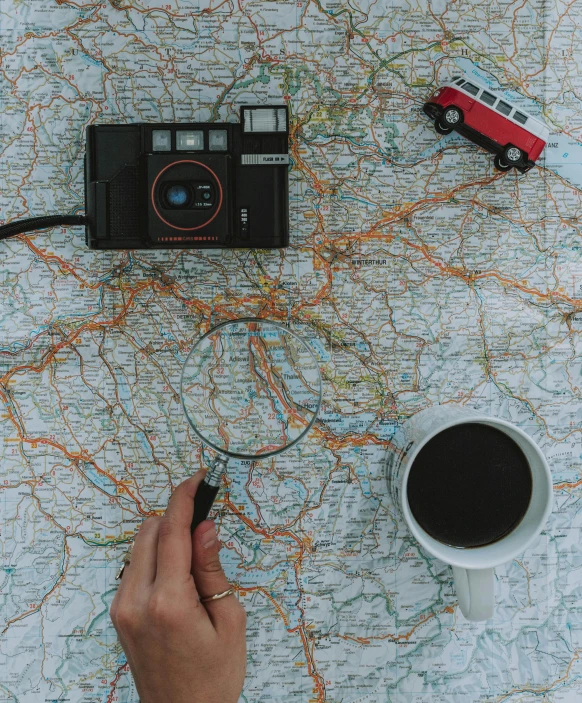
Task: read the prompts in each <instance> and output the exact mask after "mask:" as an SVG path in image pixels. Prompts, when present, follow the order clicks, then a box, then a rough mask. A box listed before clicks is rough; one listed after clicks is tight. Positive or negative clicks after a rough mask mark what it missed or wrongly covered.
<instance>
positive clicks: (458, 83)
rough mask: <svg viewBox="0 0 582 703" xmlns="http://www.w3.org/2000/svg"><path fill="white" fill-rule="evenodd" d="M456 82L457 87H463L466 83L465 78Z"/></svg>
mask: <svg viewBox="0 0 582 703" xmlns="http://www.w3.org/2000/svg"><path fill="white" fill-rule="evenodd" d="M455 82H456V84H457V85H463V83H464V82H465V81H464V79H463V78H459V80H458V81H455Z"/></svg>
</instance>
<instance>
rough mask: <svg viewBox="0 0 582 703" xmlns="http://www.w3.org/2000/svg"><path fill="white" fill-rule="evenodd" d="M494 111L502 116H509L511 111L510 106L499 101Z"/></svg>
mask: <svg viewBox="0 0 582 703" xmlns="http://www.w3.org/2000/svg"><path fill="white" fill-rule="evenodd" d="M495 109H496V110H497V111H498V112H500V113H501V114H502V115H509V113H510V112H511V111H512V110H513V108H512V107H511V105H508V104H507V103H504V102H503V100H500V101H499V102H498V103H497V105H496V106H495Z"/></svg>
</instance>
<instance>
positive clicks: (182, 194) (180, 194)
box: [165, 185, 190, 207]
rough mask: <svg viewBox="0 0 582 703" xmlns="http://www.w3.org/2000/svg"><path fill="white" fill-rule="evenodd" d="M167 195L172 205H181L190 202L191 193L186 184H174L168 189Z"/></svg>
mask: <svg viewBox="0 0 582 703" xmlns="http://www.w3.org/2000/svg"><path fill="white" fill-rule="evenodd" d="M165 195H166V200H167V201H168V204H169V205H170V207H181V206H182V205H185V204H186V203H187V202H188V197H189V195H190V193H189V192H188V189H187V188H186V187H185V186H181V185H173V186H170V187H169V188H168V189H167V190H166V193H165Z"/></svg>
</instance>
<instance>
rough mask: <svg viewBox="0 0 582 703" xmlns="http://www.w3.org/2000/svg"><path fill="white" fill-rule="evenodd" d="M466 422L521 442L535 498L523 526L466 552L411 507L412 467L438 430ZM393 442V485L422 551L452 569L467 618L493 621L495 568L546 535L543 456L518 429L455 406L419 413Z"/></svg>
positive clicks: (547, 485)
mask: <svg viewBox="0 0 582 703" xmlns="http://www.w3.org/2000/svg"><path fill="white" fill-rule="evenodd" d="M467 422H477V423H481V424H484V425H489V426H490V427H494V428H496V429H498V430H501V432H504V433H505V434H506V435H507V436H508V437H510V438H511V439H513V441H514V442H516V444H517V445H518V446H519V447H520V449H521V450H522V452H523V453H524V454H525V457H526V459H527V461H528V462H529V467H530V470H531V475H532V494H531V500H530V503H529V506H528V509H527V511H526V513H525V515H524V516H523V518H522V520H521V522H519V523H518V525H517V526H516V527H515V528H514V529H513V530H512V531H511V532H510V533H509V534H507V535H505V537H502V538H501V539H499V540H497V541H496V542H492V543H491V544H487V545H485V546H483V547H471V548H468V549H464V548H459V547H451V546H448V545H446V544H443V543H442V542H439V541H438V540H436V539H434V537H431V536H430V535H429V534H428V533H427V532H425V531H424V530H423V529H422V527H421V526H420V525H419V524H418V522H417V521H416V520H415V518H414V515H413V514H412V512H411V510H410V506H409V505H408V496H407V483H408V475H409V474H410V469H411V467H412V463H413V462H414V459H415V458H416V456H417V455H418V453H419V452H420V450H421V449H422V448H423V447H424V445H425V444H426V443H427V442H428V441H429V440H430V439H432V438H433V437H434V436H435V435H436V434H438V433H439V432H442V431H443V430H446V429H447V428H449V427H453V426H454V425H461V424H464V423H467ZM392 443H393V451H391V452H390V454H389V457H388V465H387V467H388V486H389V490H390V492H391V494H392V497H393V499H394V502H395V504H396V505H398V507H399V508H400V511H401V513H402V515H403V517H404V519H405V520H406V523H407V525H408V528H409V529H410V531H411V532H412V534H413V535H414V537H415V538H416V540H417V541H418V543H419V544H420V545H421V546H422V547H423V549H425V550H426V551H427V552H428V553H429V554H432V556H434V557H436V558H437V559H441V560H442V561H444V562H445V563H446V564H450V565H451V566H452V568H453V579H454V581H455V589H456V591H457V597H458V599H459V606H460V608H461V612H462V613H463V615H464V616H465V617H466V618H467V620H488V619H489V618H490V617H492V616H493V607H494V603H495V597H494V588H493V584H494V571H493V569H494V568H495V567H496V566H500V565H501V564H503V563H505V562H507V561H510V560H511V559H515V557H516V556H518V555H519V554H521V553H522V552H523V551H524V550H525V549H526V548H527V547H528V546H529V545H530V544H531V543H532V542H533V541H534V540H535V539H536V537H538V535H539V534H540V533H541V531H542V530H543V528H544V526H545V524H546V521H547V519H548V516H549V514H550V513H551V511H552V503H553V490H552V475H551V473H550V469H549V467H548V463H547V462H546V459H545V457H544V455H543V454H542V452H541V450H540V448H539V447H538V446H537V444H536V443H535V442H534V441H533V440H532V439H531V437H528V435H527V434H525V432H523V431H522V430H520V429H519V428H518V427H515V425H512V424H511V423H509V422H505V420H498V419H497V418H494V417H489V416H487V415H482V414H480V413H477V412H475V411H474V410H469V409H466V408H461V407H458V406H450V405H437V406H433V407H431V408H427V409H426V410H422V411H421V412H419V413H416V415H413V416H412V417H410V418H409V419H408V420H406V422H404V423H403V424H402V425H401V426H400V427H399V428H398V429H397V431H396V433H395V435H394V437H393V439H392Z"/></svg>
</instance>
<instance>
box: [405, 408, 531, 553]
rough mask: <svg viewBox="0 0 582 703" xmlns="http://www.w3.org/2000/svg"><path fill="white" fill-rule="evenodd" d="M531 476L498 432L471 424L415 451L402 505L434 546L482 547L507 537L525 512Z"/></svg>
mask: <svg viewBox="0 0 582 703" xmlns="http://www.w3.org/2000/svg"><path fill="white" fill-rule="evenodd" d="M531 492H532V476H531V470H530V468H529V464H528V462H527V459H526V458H525V455H524V454H523V452H522V451H521V449H520V448H519V446H518V445H517V444H516V443H515V442H514V441H513V440H512V439H510V438H509V437H508V436H507V435H506V434H505V433H504V432H501V430H498V429H496V428H494V427H490V426H488V425H484V424H480V423H476V422H472V423H464V424H462V425H455V426H454V427H449V428H448V429H446V430H443V431H442V432H440V433H439V434H437V435H436V436H435V437H433V438H432V439H431V440H429V441H428V442H427V443H426V444H425V446H424V447H423V448H422V449H421V450H420V452H419V453H418V456H417V457H416V459H415V460H414V462H413V464H412V468H411V469H410V473H409V476H408V486H407V495H408V504H409V505H410V509H411V511H412V514H413V515H414V517H415V518H416V520H417V522H418V523H419V524H420V526H421V527H422V528H423V529H424V530H425V531H426V532H428V534H429V535H431V536H432V537H434V538H435V539H437V540H438V541H439V542H443V543H444V544H448V545H451V546H454V547H465V548H468V547H482V546H484V545H486V544H491V543H492V542H496V541H497V540H498V539H501V538H502V537H504V536H505V535H507V534H508V533H509V532H511V531H512V530H513V529H514V528H515V527H517V525H518V524H519V522H520V521H521V519H522V518H523V516H524V515H525V513H526V511H527V508H528V506H529V502H530V498H531Z"/></svg>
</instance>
